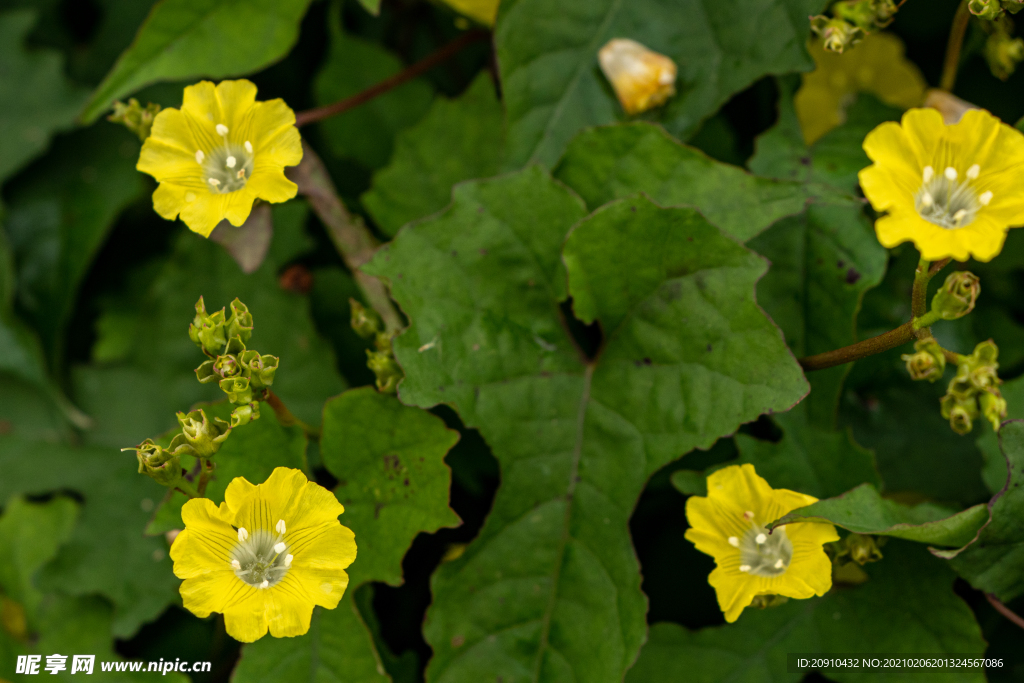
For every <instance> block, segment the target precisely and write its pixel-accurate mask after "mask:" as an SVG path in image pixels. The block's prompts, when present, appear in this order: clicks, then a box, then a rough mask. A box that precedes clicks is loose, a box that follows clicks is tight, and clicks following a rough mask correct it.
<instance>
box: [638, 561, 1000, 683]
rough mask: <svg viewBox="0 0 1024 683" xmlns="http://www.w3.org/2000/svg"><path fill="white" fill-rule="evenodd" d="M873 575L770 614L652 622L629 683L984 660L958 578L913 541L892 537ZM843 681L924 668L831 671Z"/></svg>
mask: <svg viewBox="0 0 1024 683" xmlns="http://www.w3.org/2000/svg"><path fill="white" fill-rule="evenodd" d="M865 570H866V571H867V573H868V574H869V576H870V577H871V578H870V580H869V581H868V582H867V583H864V584H863V585H860V586H857V587H850V588H838V587H837V588H833V589H832V590H831V591H830V592H829V593H827V594H826V595H825V597H823V598H811V599H809V600H790V601H789V602H788V603H787V604H785V605H782V606H780V607H774V608H771V609H765V610H756V609H748V610H746V611H745V612H744V613H743V615H742V616H741V617H740V619H739V621H738V622H737V623H735V624H731V625H729V626H720V627H715V628H706V629H701V630H698V631H689V630H687V629H685V628H683V627H681V626H678V625H676V624H671V623H661V624H655V625H654V626H653V627H652V628H651V635H650V638H649V639H648V641H647V644H646V645H645V646H644V649H643V652H642V653H641V654H640V660H639V661H638V662H637V664H636V666H635V667H633V669H631V670H630V672H629V675H628V676H627V677H626V681H627V683H669V682H671V683H676V682H677V681H687V682H688V683H691V682H692V683H719V682H721V683H724V682H725V681H744V682H745V683H776V682H779V681H792V682H793V683H796V682H797V681H799V680H801V679H802V678H803V677H804V674H802V673H791V674H787V673H786V671H787V655H788V654H789V653H807V654H813V655H817V656H821V657H827V656H829V655H830V654H834V655H836V656H840V657H842V656H846V655H848V654H850V653H862V654H865V655H874V654H877V653H891V654H894V655H899V654H903V655H907V656H918V655H923V654H925V653H928V654H931V655H942V654H948V655H967V654H972V655H975V656H980V655H981V654H982V653H983V652H984V651H985V641H984V639H983V638H982V635H981V629H980V628H979V627H978V624H977V623H976V622H975V621H974V615H973V614H972V613H971V609H970V608H969V607H968V606H967V605H966V604H965V603H964V602H963V601H962V600H961V599H960V598H959V597H958V596H957V595H956V594H955V593H954V592H953V579H954V576H953V574H952V572H950V571H949V570H948V569H946V568H945V567H943V566H942V562H941V560H938V559H936V558H934V557H930V556H929V555H928V552H927V551H926V550H925V549H924V548H921V547H917V546H914V545H913V544H909V543H903V542H900V541H894V542H892V543H890V544H888V545H886V546H885V559H884V560H883V561H881V562H877V563H875V564H871V565H868V566H866V567H865ZM824 673H825V674H826V675H827V676H828V679H829V680H834V681H837V682H838V683H860V682H861V681H872V682H875V681H882V682H884V683H896V682H897V681H916V680H920V678H921V675H920V671H919V670H913V669H910V670H908V669H881V668H871V669H867V668H863V669H862V668H855V669H847V668H832V669H829V670H827V671H826V672H824ZM927 678H928V680H934V681H943V682H948V683H982V682H983V681H984V680H985V674H984V672H983V671H982V670H981V669H973V670H970V669H961V670H952V671H945V672H940V671H931V672H929V673H928V675H927Z"/></svg>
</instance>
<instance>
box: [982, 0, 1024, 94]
mask: <svg viewBox="0 0 1024 683" xmlns="http://www.w3.org/2000/svg"><path fill="white" fill-rule="evenodd" d="M1007 4H1008V3H1007ZM1013 5H1014V6H1015V7H1016V8H1017V9H1016V10H1011V11H1019V10H1020V8H1021V7H1024V5H1021V4H1018V3H1017V2H1016V1H1014V2H1013ZM982 26H983V27H984V28H985V31H986V32H987V33H988V39H987V40H986V41H985V50H984V54H985V61H987V62H988V68H989V70H990V71H991V72H992V75H993V76H995V77H996V78H998V79H999V80H1001V81H1005V80H1006V79H1008V78H1009V77H1010V76H1012V75H1013V72H1014V71H1016V70H1017V65H1018V64H1020V62H1021V61H1024V40H1022V39H1021V38H1014V37H1013V28H1014V27H1013V22H1012V21H1011V20H1010V18H1009V17H1008V16H1006V15H1005V14H1002V13H1000V14H999V15H998V16H997V17H994V18H993V21H991V22H982Z"/></svg>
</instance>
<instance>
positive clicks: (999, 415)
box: [978, 387, 1006, 432]
mask: <svg viewBox="0 0 1024 683" xmlns="http://www.w3.org/2000/svg"><path fill="white" fill-rule="evenodd" d="M978 404H979V405H980V406H981V414H982V415H984V416H985V419H986V420H988V421H989V422H991V423H992V429H994V430H995V431H997V432H998V431H999V426H1000V425H1001V424H1002V423H1003V420H1004V419H1005V418H1006V399H1005V398H1003V395H1002V394H1001V393H1000V392H999V390H998V389H996V388H995V387H991V388H989V389H986V390H985V391H983V392H981V394H979V395H978Z"/></svg>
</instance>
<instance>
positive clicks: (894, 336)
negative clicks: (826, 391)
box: [799, 320, 917, 372]
mask: <svg viewBox="0 0 1024 683" xmlns="http://www.w3.org/2000/svg"><path fill="white" fill-rule="evenodd" d="M916 338H917V331H916V330H915V329H914V321H913V320H911V321H910V322H906V323H904V324H902V325H900V326H899V327H897V328H896V329H895V330H889V331H888V332H886V333H884V334H880V335H878V336H877V337H872V338H871V339H865V340H864V341H859V342H857V343H856V344H851V345H850V346H844V347H843V348H841V349H836V350H835V351H826V352H825V353H819V354H816V355H813V356H806V357H804V358H801V359H800V360H799V363H800V365H801V367H803V369H804V371H806V372H810V371H812V370H824V369H826V368H832V367H835V366H837V365H843V364H844V363H852V362H853V361H855V360H860V359H861V358H867V357H868V356H873V355H875V354H876V353H882V352H884V351H889V350H890V349H895V348H896V347H897V346H903V345H904V344H906V343H907V342H911V341H914V339H916Z"/></svg>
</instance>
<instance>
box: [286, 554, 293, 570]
mask: <svg viewBox="0 0 1024 683" xmlns="http://www.w3.org/2000/svg"><path fill="white" fill-rule="evenodd" d="M293 559H295V558H294V556H293V555H285V556H284V566H286V567H290V566H292V560H293Z"/></svg>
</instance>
